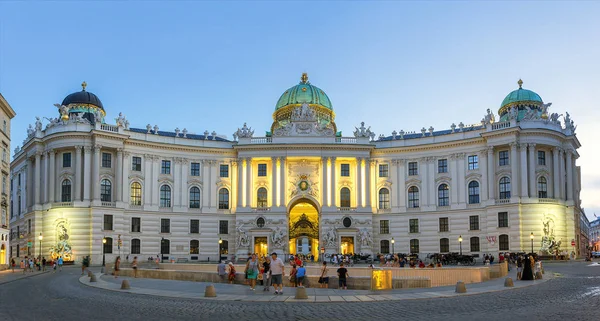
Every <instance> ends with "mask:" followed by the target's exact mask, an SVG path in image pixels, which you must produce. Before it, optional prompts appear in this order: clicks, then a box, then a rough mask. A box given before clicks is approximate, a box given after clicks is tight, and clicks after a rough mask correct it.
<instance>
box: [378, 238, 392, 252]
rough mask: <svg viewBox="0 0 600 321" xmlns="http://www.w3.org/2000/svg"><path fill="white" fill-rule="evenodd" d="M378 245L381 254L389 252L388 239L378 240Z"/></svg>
mask: <svg viewBox="0 0 600 321" xmlns="http://www.w3.org/2000/svg"><path fill="white" fill-rule="evenodd" d="M379 245H380V247H381V252H380V253H381V254H388V253H390V241H388V240H381V241H380V242H379Z"/></svg>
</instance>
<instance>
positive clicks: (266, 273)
mask: <svg viewBox="0 0 600 321" xmlns="http://www.w3.org/2000/svg"><path fill="white" fill-rule="evenodd" d="M270 286H271V259H270V258H269V257H266V258H265V261H264V262H263V291H269V287H270Z"/></svg>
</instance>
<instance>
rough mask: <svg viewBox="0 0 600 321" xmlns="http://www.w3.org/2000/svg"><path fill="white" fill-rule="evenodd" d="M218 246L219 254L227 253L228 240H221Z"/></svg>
mask: <svg viewBox="0 0 600 321" xmlns="http://www.w3.org/2000/svg"><path fill="white" fill-rule="evenodd" d="M219 247H220V248H221V249H220V250H221V255H227V254H229V241H227V240H223V243H221V244H220V246H219Z"/></svg>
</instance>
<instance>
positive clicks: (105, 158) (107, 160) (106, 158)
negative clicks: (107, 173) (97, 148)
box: [102, 153, 112, 168]
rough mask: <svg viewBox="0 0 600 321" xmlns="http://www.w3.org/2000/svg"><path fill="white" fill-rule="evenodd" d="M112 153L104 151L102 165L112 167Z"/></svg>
mask: <svg viewBox="0 0 600 321" xmlns="http://www.w3.org/2000/svg"><path fill="white" fill-rule="evenodd" d="M111 158H112V155H111V154H110V153H102V167H104V168H110V167H111V165H112V164H111V163H112V159H111Z"/></svg>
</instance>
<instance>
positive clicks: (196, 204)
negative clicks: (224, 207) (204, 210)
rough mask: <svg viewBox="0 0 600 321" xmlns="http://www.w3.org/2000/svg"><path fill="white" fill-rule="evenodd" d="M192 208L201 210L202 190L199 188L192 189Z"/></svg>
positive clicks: (193, 187)
mask: <svg viewBox="0 0 600 321" xmlns="http://www.w3.org/2000/svg"><path fill="white" fill-rule="evenodd" d="M190 208H200V188H198V187H197V186H192V188H190Z"/></svg>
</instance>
